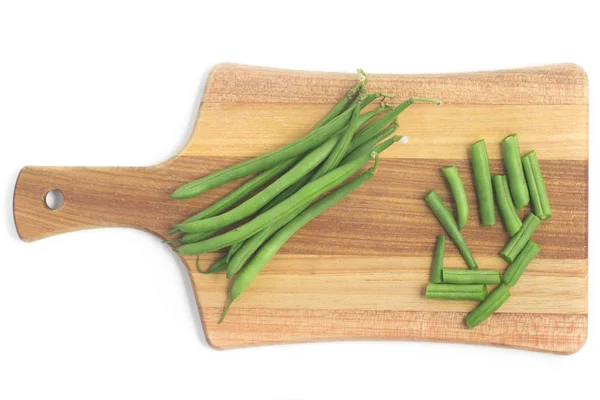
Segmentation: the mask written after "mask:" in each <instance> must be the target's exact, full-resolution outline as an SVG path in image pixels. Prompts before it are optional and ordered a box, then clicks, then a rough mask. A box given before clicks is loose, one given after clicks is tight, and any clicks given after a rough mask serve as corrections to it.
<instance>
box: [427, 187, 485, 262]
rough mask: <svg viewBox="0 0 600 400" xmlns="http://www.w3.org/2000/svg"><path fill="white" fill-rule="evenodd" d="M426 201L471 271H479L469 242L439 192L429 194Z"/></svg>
mask: <svg viewBox="0 0 600 400" xmlns="http://www.w3.org/2000/svg"><path fill="white" fill-rule="evenodd" d="M425 201H426V202H427V205H429V208H430V209H431V211H432V212H433V214H434V215H435V216H436V217H437V219H438V220H439V221H440V223H441V224H442V226H443V227H444V229H445V230H446V232H448V235H449V236H450V238H451V239H452V241H453V242H454V244H455V245H456V247H457V248H458V251H459V252H460V254H461V256H462V257H463V259H464V260H465V263H466V264H467V266H468V267H469V269H477V268H478V267H477V263H476V262H475V259H474V258H473V254H471V250H469V247H468V246H467V242H465V238H464V237H463V235H462V233H460V229H458V225H457V224H456V221H455V220H454V217H453V216H452V213H451V212H450V210H448V207H446V205H445V204H444V202H443V201H442V199H441V198H440V196H439V195H438V194H437V192H436V191H435V190H432V191H430V192H429V194H428V195H427V196H425Z"/></svg>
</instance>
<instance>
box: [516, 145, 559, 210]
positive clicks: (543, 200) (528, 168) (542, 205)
mask: <svg viewBox="0 0 600 400" xmlns="http://www.w3.org/2000/svg"><path fill="white" fill-rule="evenodd" d="M523 168H524V169H525V176H526V177H527V186H528V187H529V194H530V195H531V196H530V197H531V205H532V206H533V213H534V214H535V215H537V216H538V218H539V219H547V218H550V217H552V211H551V210H550V201H549V200H548V192H547V191H546V184H545V183H544V177H543V176H542V170H541V168H540V163H539V162H538V159H537V154H536V152H535V150H534V151H530V152H529V153H527V154H525V156H523Z"/></svg>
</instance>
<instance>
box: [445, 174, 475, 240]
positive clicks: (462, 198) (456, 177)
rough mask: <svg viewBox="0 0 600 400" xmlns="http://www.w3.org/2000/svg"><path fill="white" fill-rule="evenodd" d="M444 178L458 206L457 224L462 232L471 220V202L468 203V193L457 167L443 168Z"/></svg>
mask: <svg viewBox="0 0 600 400" xmlns="http://www.w3.org/2000/svg"><path fill="white" fill-rule="evenodd" d="M442 171H443V172H444V176H445V177H446V180H447V181H448V184H449V185H450V190H451V191H452V196H453V197H454V203H455V204H456V222H457V223H458V229H460V230H462V228H464V227H465V226H466V225H467V221H468V220H469V202H468V201H467V192H465V185H464V184H463V181H462V179H461V178H460V174H459V173H458V168H456V167H444V168H442Z"/></svg>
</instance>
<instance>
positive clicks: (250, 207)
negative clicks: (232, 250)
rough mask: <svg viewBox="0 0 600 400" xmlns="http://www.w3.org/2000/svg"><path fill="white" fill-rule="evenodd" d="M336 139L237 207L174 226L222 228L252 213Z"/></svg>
mask: <svg viewBox="0 0 600 400" xmlns="http://www.w3.org/2000/svg"><path fill="white" fill-rule="evenodd" d="M337 141H338V138H337V137H332V138H330V139H328V140H327V141H326V142H325V143H323V144H321V145H320V146H319V147H317V148H316V149H315V150H313V151H311V152H310V153H309V154H308V155H307V156H306V157H304V158H303V159H302V160H301V161H299V162H298V163H297V164H296V165H294V166H293V167H292V168H291V169H290V170H289V171H287V172H286V173H285V174H283V175H282V176H281V177H279V178H278V179H277V180H276V181H275V182H273V183H271V184H270V185H269V186H267V187H266V188H265V189H263V190H262V191H260V192H259V193H257V194H256V195H254V196H253V197H251V198H250V199H248V200H246V201H245V202H243V203H242V204H240V205H238V206H237V207H235V208H233V209H231V210H229V211H227V212H225V213H223V214H219V215H216V216H214V217H210V218H205V219H201V220H197V221H193V222H188V223H185V224H177V225H175V227H176V228H177V229H179V230H180V231H182V232H201V231H211V230H215V229H219V228H224V227H226V226H229V225H231V224H234V223H236V222H238V221H241V220H242V219H244V218H246V217H248V216H250V215H252V214H254V213H255V212H256V211H258V210H260V209H261V208H262V207H263V206H264V205H265V204H267V203H268V202H269V200H271V199H272V198H274V197H275V196H277V194H279V193H281V192H282V191H283V190H285V188H287V187H289V186H290V185H292V184H293V183H294V182H296V181H298V180H299V179H300V178H302V177H303V176H305V175H306V174H307V173H309V172H310V171H312V170H313V169H315V168H316V167H317V166H318V165H319V164H321V162H323V160H325V159H326V158H327V156H328V155H329V153H331V151H332V150H333V148H334V147H335V145H336V143H337Z"/></svg>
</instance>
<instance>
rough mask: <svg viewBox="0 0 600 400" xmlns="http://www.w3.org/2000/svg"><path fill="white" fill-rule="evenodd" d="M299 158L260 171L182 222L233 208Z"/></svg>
mask: <svg viewBox="0 0 600 400" xmlns="http://www.w3.org/2000/svg"><path fill="white" fill-rule="evenodd" d="M298 159H300V157H299V156H296V157H292V158H290V159H289V160H286V161H284V162H282V163H281V164H279V165H276V166H274V167H271V168H269V169H267V170H266V171H263V172H261V173H259V174H258V175H256V176H255V177H253V178H252V179H249V180H248V181H246V182H244V183H243V184H242V185H240V186H238V187H237V188H236V189H235V190H233V191H232V192H231V193H229V194H228V195H227V196H225V197H223V198H222V199H220V200H218V201H217V202H215V203H213V204H212V205H210V206H208V207H207V208H205V209H204V210H202V211H200V212H199V213H198V214H196V215H194V216H191V217H189V218H187V219H185V220H183V221H182V222H180V223H181V224H187V223H188V222H194V221H199V220H201V219H204V218H210V217H214V216H215V215H219V214H221V213H222V212H224V211H227V210H229V209H231V208H232V207H233V206H234V205H236V204H238V203H239V202H240V201H242V200H243V199H245V198H246V197H248V196H249V195H250V194H252V193H253V192H254V191H256V190H257V189H258V188H260V187H262V186H263V185H265V184H266V183H267V182H270V181H271V180H272V179H274V178H275V177H277V176H280V175H281V174H283V173H285V172H286V171H287V170H289V169H290V168H291V166H292V165H294V164H295V163H296V162H297V161H298Z"/></svg>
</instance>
